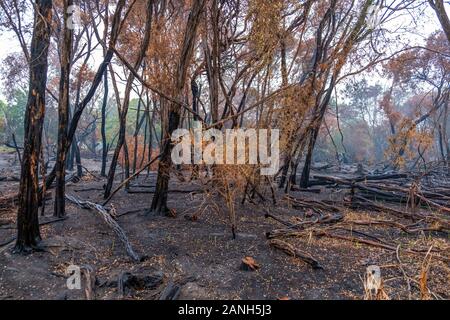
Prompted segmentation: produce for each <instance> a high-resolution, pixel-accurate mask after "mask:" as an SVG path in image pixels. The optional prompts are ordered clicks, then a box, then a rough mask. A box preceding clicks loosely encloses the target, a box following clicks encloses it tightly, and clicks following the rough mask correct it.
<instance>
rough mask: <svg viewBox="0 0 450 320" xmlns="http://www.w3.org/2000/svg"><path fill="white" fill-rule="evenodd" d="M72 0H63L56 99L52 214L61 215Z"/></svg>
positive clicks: (63, 194)
mask: <svg viewBox="0 0 450 320" xmlns="http://www.w3.org/2000/svg"><path fill="white" fill-rule="evenodd" d="M71 5H73V0H65V1H64V35H63V41H62V44H61V59H60V63H61V78H60V81H59V100H58V149H57V155H56V164H55V167H56V188H55V209H54V210H55V211H54V216H56V217H63V216H64V214H65V185H66V183H65V177H66V163H65V162H66V144H67V123H68V121H69V112H68V107H69V81H70V56H71V52H72V36H73V31H72V30H71V28H69V27H68V23H67V22H68V18H69V14H68V10H67V8H68V7H69V6H71Z"/></svg>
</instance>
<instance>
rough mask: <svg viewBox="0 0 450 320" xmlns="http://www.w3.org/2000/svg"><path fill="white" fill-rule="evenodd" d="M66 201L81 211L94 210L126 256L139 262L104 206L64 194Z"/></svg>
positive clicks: (123, 232)
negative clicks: (116, 237)
mask: <svg viewBox="0 0 450 320" xmlns="http://www.w3.org/2000/svg"><path fill="white" fill-rule="evenodd" d="M66 199H67V200H69V201H70V202H72V203H74V204H76V205H77V206H79V207H81V208H83V209H88V210H96V211H97V212H98V213H100V216H101V217H102V218H103V220H104V221H105V223H106V224H107V225H108V226H110V227H111V228H112V229H113V231H114V232H115V233H116V234H117V236H118V237H119V239H120V240H121V241H122V243H123V244H124V245H125V249H126V251H127V253H128V255H129V256H130V257H131V258H132V259H133V260H134V261H136V262H137V261H139V260H140V259H139V256H138V255H137V254H136V253H135V252H134V250H133V247H132V246H131V243H130V241H129V240H128V238H127V236H126V234H125V231H124V230H123V229H122V228H121V227H120V226H119V224H118V223H117V222H116V221H115V220H114V219H113V218H112V217H111V215H110V214H109V213H108V211H107V210H106V208H105V207H104V206H102V205H99V204H96V203H93V202H90V201H84V200H79V199H77V198H75V197H74V196H71V195H67V194H66Z"/></svg>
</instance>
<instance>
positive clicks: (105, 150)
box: [100, 72, 108, 177]
mask: <svg viewBox="0 0 450 320" xmlns="http://www.w3.org/2000/svg"><path fill="white" fill-rule="evenodd" d="M103 85H104V91H103V104H102V124H101V133H102V169H101V173H100V175H101V176H102V177H106V161H107V157H108V147H107V146H106V106H107V104H108V73H107V72H105V73H104V75H103Z"/></svg>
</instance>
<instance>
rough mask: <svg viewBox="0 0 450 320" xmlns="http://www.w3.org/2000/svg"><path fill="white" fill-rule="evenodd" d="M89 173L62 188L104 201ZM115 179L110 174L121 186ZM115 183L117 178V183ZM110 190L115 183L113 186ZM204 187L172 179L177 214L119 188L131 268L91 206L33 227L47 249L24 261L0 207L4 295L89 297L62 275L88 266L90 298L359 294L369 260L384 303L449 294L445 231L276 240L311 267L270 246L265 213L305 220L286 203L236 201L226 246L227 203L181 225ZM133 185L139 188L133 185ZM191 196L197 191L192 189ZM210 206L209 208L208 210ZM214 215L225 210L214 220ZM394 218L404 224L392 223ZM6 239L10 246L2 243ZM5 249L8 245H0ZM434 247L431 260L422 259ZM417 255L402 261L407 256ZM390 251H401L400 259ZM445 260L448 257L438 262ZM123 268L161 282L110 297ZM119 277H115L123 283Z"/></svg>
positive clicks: (0, 161)
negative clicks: (171, 288) (246, 261)
mask: <svg viewBox="0 0 450 320" xmlns="http://www.w3.org/2000/svg"><path fill="white" fill-rule="evenodd" d="M14 158H15V155H14V154H13V153H2V154H1V156H0V169H1V172H0V173H1V174H2V175H5V174H6V175H8V174H9V175H13V174H14V173H15V174H16V175H18V174H17V172H18V170H19V168H18V167H17V165H16V164H15V162H14ZM84 165H85V166H86V167H87V168H88V170H90V171H92V172H93V173H94V176H87V177H85V178H83V179H82V180H81V181H79V182H77V183H72V182H70V183H68V185H67V189H66V192H67V193H68V194H70V195H74V196H76V197H77V198H79V199H83V200H89V201H92V202H95V203H102V200H103V197H102V196H103V188H102V187H103V185H104V183H105V180H104V179H103V178H98V173H97V172H95V169H96V168H99V167H100V163H99V162H97V161H93V160H89V161H85V162H84ZM155 177H156V174H155V173H154V172H151V173H150V175H148V176H147V175H146V174H143V175H142V176H141V178H140V179H139V180H138V181H136V182H133V184H140V185H141V187H140V188H139V190H141V191H142V190H145V188H143V187H142V185H154V182H155ZM119 178H120V177H119V176H118V179H119ZM10 180H11V179H7V181H0V197H2V196H6V195H8V194H11V193H14V192H17V189H18V182H16V181H10ZM117 182H119V181H117ZM116 185H117V183H116ZM201 188H202V185H201V184H200V183H194V182H180V181H178V179H177V178H176V177H174V178H173V179H171V183H170V187H169V189H170V190H172V192H170V194H169V206H170V207H171V208H173V209H175V210H176V213H177V215H176V217H174V218H168V217H161V216H154V215H148V214H146V213H145V209H146V208H148V207H149V205H150V203H151V200H152V193H126V192H125V191H124V190H121V191H119V192H118V193H117V194H116V195H115V196H114V198H113V199H112V200H111V202H110V203H109V206H111V205H112V206H113V207H114V209H115V212H116V216H117V222H118V223H119V224H120V226H121V227H122V228H123V229H124V230H125V233H126V235H127V236H128V238H129V240H130V242H131V243H132V245H133V248H134V250H135V251H136V252H137V253H138V254H140V255H141V256H144V257H145V258H143V259H142V261H141V262H138V263H136V262H133V261H131V259H130V258H129V257H128V256H127V254H126V251H125V249H124V246H123V244H122V243H121V242H120V241H119V239H118V238H117V236H116V235H115V233H114V232H113V230H112V229H111V228H110V227H109V226H107V225H106V224H105V223H104V221H103V220H102V219H101V217H100V216H99V215H98V213H97V212H96V211H92V210H86V209H82V208H79V207H78V206H76V205H75V204H73V203H71V202H69V201H67V210H66V211H67V219H66V220H63V221H59V222H54V223H50V224H47V225H43V226H41V234H42V238H43V242H42V246H43V248H44V251H41V252H35V253H32V254H29V255H15V254H12V253H11V249H12V248H13V246H14V241H12V239H14V237H15V234H16V230H15V215H16V208H14V207H13V206H11V207H10V208H6V209H1V210H0V299H85V292H84V290H69V289H68V288H67V286H66V280H67V276H66V275H65V272H66V269H67V267H68V266H69V265H71V264H73V265H78V266H83V265H89V266H90V267H91V268H92V269H93V270H94V271H95V276H96V283H95V298H96V299H119V298H121V299H158V298H159V297H160V295H161V294H162V292H163V291H164V289H165V288H166V287H167V285H168V284H169V283H175V284H178V285H179V286H180V287H181V291H180V295H179V297H178V299H363V298H364V294H365V290H364V281H363V279H364V277H365V273H366V268H367V267H368V266H369V265H377V266H379V267H380V269H381V276H382V279H383V289H384V292H385V294H386V296H385V297H389V298H390V299H408V298H413V299H419V298H437V299H449V298H450V268H449V263H448V261H449V260H448V256H449V254H450V250H449V248H450V240H449V238H448V235H447V234H445V233H436V232H433V233H430V232H426V233H425V232H420V233H417V234H407V233H405V232H402V231H401V230H398V229H395V228H387V227H386V226H383V225H375V226H374V225H371V226H358V228H357V229H358V230H359V231H361V232H366V233H368V232H370V234H371V235H372V236H373V237H376V238H382V239H384V241H386V242H389V243H390V244H393V245H395V246H398V245H399V244H401V246H400V247H397V248H398V251H397V252H396V251H395V250H394V251H392V250H387V249H383V248H380V247H377V246H370V245H367V244H364V243H358V242H352V241H346V240H342V239H335V238H329V237H316V236H314V235H313V234H312V233H311V234H310V236H308V237H294V238H287V239H283V241H286V242H288V243H290V244H291V245H293V246H294V247H295V248H298V249H301V250H302V251H303V252H307V253H308V254H310V255H311V256H312V257H314V258H315V259H316V260H317V261H319V263H320V264H321V265H322V266H323V269H313V268H311V266H310V265H308V264H306V263H304V262H303V261H302V260H300V259H298V258H295V257H291V256H289V255H287V254H285V253H284V252H283V251H280V250H277V249H274V248H272V247H271V246H269V244H268V240H267V239H266V232H268V231H271V230H273V229H279V228H281V227H282V225H281V224H280V223H279V222H277V221H275V220H274V219H270V218H265V213H266V212H270V213H273V214H276V215H278V216H282V217H284V219H287V220H290V221H297V219H298V218H301V217H303V216H302V213H301V212H300V211H299V210H296V209H294V208H292V206H291V205H290V204H289V202H288V201H285V200H283V195H282V193H281V192H280V193H279V194H278V195H277V196H278V197H277V198H278V199H279V200H278V202H277V204H276V205H272V204H271V202H270V201H267V202H265V203H263V204H256V205H254V204H249V203H248V202H246V204H244V205H241V203H240V202H239V203H238V204H236V214H237V221H238V223H237V228H238V229H237V237H236V239H232V234H231V230H230V227H229V220H228V217H227V215H226V213H225V212H226V210H220V209H223V208H225V205H224V203H223V202H222V200H220V199H214V203H215V204H217V207H215V206H214V205H211V206H208V208H206V210H205V211H204V212H203V214H201V215H199V216H198V219H197V220H196V221H192V219H187V218H186V217H185V216H186V215H187V214H192V213H194V211H196V210H197V209H198V208H200V207H201V204H202V203H203V208H204V200H205V198H204V194H203V192H198V190H199V189H201ZM135 190H137V189H136V188H135ZM190 191H193V192H190ZM291 195H292V196H295V197H302V198H306V199H310V198H316V199H327V200H332V201H334V200H336V201H338V200H337V199H339V198H342V192H339V191H334V192H333V191H332V190H329V189H328V190H323V191H322V192H321V193H320V194H313V193H303V192H291ZM214 207H215V208H216V209H218V210H213V208H214ZM221 211H224V212H222V213H221ZM343 214H344V222H345V221H347V220H349V219H352V220H367V219H370V218H377V219H386V220H388V219H393V217H392V215H389V214H385V213H374V212H355V211H350V210H347V209H346V210H345V211H344V212H343ZM52 215H53V200H47V201H46V206H45V216H44V217H40V221H41V222H45V221H52V220H54V218H53V216H52ZM395 219H396V221H398V222H400V223H406V222H405V221H402V220H401V219H399V218H397V217H395ZM8 242H9V243H8ZM7 243H8V244H7ZM430 247H433V249H435V250H438V251H439V253H433V252H434V251H430V253H429V254H427V253H426V252H427V251H428V250H427V249H428V248H430ZM413 248H415V249H417V248H420V249H424V252H422V253H415V254H410V253H407V252H406V250H407V249H413ZM397 253H398V255H397ZM246 256H250V257H252V258H254V259H255V260H256V262H257V263H258V264H259V266H260V268H259V269H258V270H256V271H244V270H241V268H240V267H241V261H242V259H243V258H244V257H246ZM442 257H444V258H442ZM124 272H130V273H131V274H133V275H137V276H138V277H142V279H144V277H145V276H149V275H150V276H154V277H161V281H160V283H157V284H156V285H154V286H151V287H147V288H145V285H144V286H143V285H142V284H141V285H136V284H135V285H134V286H133V285H132V284H131V285H130V287H131V288H128V289H127V290H125V291H124V295H123V296H122V295H120V294H119V293H118V279H119V278H120V275H121V274H122V275H123V273H124ZM119 282H120V281H119Z"/></svg>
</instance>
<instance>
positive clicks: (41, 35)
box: [14, 0, 52, 253]
mask: <svg viewBox="0 0 450 320" xmlns="http://www.w3.org/2000/svg"><path fill="white" fill-rule="evenodd" d="M51 24H52V1H51V0H36V1H35V12H34V30H33V37H32V40H31V59H30V65H29V67H30V84H29V90H28V101H27V108H26V111H25V122H24V124H25V135H24V143H23V146H24V150H23V159H22V170H21V173H20V189H19V209H18V211H17V241H16V245H15V247H14V252H16V253H20V252H28V251H31V250H33V249H35V248H38V244H39V241H40V240H41V235H40V232H39V220H38V219H39V218H38V207H39V196H38V195H39V193H38V191H39V177H38V169H39V168H38V166H39V160H40V159H39V158H40V153H41V146H42V145H41V143H42V128H43V123H44V116H45V88H46V85H47V69H48V61H47V55H48V48H49V46H50V33H51Z"/></svg>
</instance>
